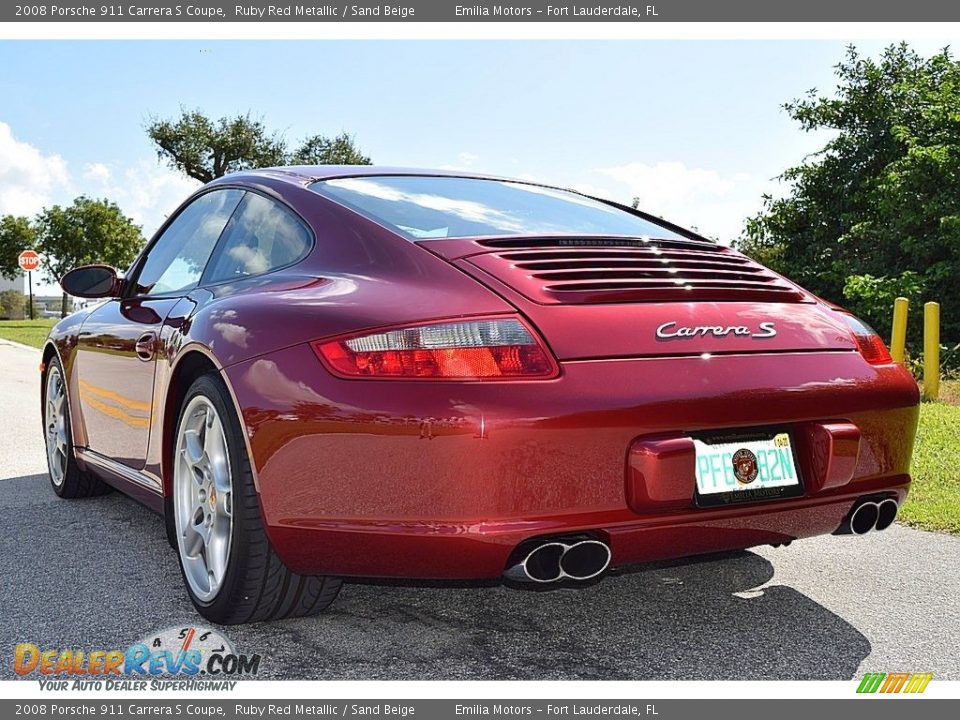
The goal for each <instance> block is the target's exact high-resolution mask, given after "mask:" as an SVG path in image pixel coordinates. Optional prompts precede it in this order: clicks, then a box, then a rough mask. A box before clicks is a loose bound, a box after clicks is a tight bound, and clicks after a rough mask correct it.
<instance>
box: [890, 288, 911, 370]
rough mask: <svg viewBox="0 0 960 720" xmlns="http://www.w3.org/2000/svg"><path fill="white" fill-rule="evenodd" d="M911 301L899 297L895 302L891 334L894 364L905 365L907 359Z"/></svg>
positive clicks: (891, 350) (891, 352)
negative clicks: (908, 319) (908, 315)
mask: <svg viewBox="0 0 960 720" xmlns="http://www.w3.org/2000/svg"><path fill="white" fill-rule="evenodd" d="M909 308H910V301H909V300H907V299H906V298H905V297H898V298H897V299H896V300H894V301H893V331H892V332H891V333H890V355H891V356H892V357H893V361H894V362H898V363H900V364H901V365H903V361H904V360H905V358H906V346H907V310H909Z"/></svg>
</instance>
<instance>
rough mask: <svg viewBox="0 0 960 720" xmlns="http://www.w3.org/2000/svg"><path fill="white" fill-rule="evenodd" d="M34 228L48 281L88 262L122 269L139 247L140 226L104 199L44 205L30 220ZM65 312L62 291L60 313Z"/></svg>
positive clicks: (82, 198) (128, 263)
mask: <svg viewBox="0 0 960 720" xmlns="http://www.w3.org/2000/svg"><path fill="white" fill-rule="evenodd" d="M34 227H35V229H36V237H37V242H36V247H35V249H36V250H37V252H39V253H40V255H41V257H42V258H43V260H42V266H43V268H44V270H46V272H47V274H48V275H49V276H50V278H51V279H52V280H59V279H60V278H61V277H63V275H64V274H65V273H66V272H68V271H69V270H72V269H73V268H75V267H77V266H79V265H87V264H90V263H105V264H107V265H113V266H114V267H117V268H126V267H127V266H129V265H130V263H132V262H133V260H134V258H135V257H136V256H137V253H138V252H139V251H140V248H141V247H142V246H143V235H141V233H140V226H139V225H135V224H134V223H133V221H132V220H131V219H130V218H128V217H127V216H126V215H124V214H123V213H122V212H121V211H120V208H119V207H117V206H116V204H114V203H112V202H110V201H108V200H92V199H90V198H88V197H85V196H80V197H78V198H77V199H76V200H74V201H73V204H72V205H70V206H68V207H61V206H59V205H54V206H53V207H51V208H45V209H44V210H43V211H41V212H40V214H39V215H37V217H36V219H35V220H34ZM66 313H67V295H66V293H64V295H63V304H62V306H61V316H65V315H66Z"/></svg>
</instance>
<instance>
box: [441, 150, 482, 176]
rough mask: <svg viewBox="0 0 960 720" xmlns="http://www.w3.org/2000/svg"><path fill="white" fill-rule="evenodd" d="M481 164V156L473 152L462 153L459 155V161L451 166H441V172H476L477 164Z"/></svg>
mask: <svg viewBox="0 0 960 720" xmlns="http://www.w3.org/2000/svg"><path fill="white" fill-rule="evenodd" d="M478 162H480V156H479V155H475V154H474V153H472V152H466V151H464V152H462V153H459V154H458V155H457V161H456V162H455V163H452V164H449V165H441V166H440V169H441V170H451V171H457V170H461V171H462V170H475V169H476V167H477V163H478Z"/></svg>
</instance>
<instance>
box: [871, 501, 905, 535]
mask: <svg viewBox="0 0 960 720" xmlns="http://www.w3.org/2000/svg"><path fill="white" fill-rule="evenodd" d="M899 509H900V506H899V505H897V501H896V500H894V499H892V498H887V499H886V500H883V501H881V502H880V503H879V504H878V506H877V522H876V523H875V524H874V530H886V529H887V528H888V527H890V526H891V525H893V521H894V520H896V519H897V512H898V511H899Z"/></svg>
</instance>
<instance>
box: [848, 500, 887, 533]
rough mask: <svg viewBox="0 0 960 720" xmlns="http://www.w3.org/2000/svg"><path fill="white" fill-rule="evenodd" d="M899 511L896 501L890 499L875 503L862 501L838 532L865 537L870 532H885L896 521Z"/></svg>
mask: <svg viewBox="0 0 960 720" xmlns="http://www.w3.org/2000/svg"><path fill="white" fill-rule="evenodd" d="M899 509H900V507H899V505H897V501H896V500H894V499H892V498H887V499H886V500H877V501H874V500H864V501H863V502H861V503H860V504H859V505H857V506H856V507H855V508H854V509H853V512H851V513H850V517H849V519H848V520H847V521H846V522H845V523H844V525H843V527H841V528H840V530H841V532H842V533H850V534H853V535H866V534H867V533H868V532H870V531H872V530H886V529H887V528H888V527H890V526H891V525H893V521H894V520H896V519H897V511H898V510H899Z"/></svg>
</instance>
